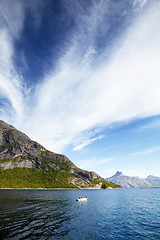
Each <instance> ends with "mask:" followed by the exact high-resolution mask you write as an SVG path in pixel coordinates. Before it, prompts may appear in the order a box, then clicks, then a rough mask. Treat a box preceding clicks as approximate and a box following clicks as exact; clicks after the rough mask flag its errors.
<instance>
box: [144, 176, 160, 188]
mask: <svg viewBox="0 0 160 240" xmlns="http://www.w3.org/2000/svg"><path fill="white" fill-rule="evenodd" d="M146 180H147V181H148V182H149V183H151V184H152V186H153V187H160V177H156V176H153V175H149V176H148V177H147V178H146Z"/></svg>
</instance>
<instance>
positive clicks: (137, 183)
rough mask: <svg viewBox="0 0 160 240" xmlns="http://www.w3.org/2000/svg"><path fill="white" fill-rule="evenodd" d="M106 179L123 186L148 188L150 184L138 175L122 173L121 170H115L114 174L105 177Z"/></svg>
mask: <svg viewBox="0 0 160 240" xmlns="http://www.w3.org/2000/svg"><path fill="white" fill-rule="evenodd" d="M106 180H107V181H111V182H113V183H115V184H118V185H120V186H121V187H124V188H150V187H152V184H151V183H150V182H148V181H147V180H146V179H143V178H140V177H129V176H126V175H123V173H122V172H119V171H117V172H116V174H115V175H113V176H112V177H110V178H106Z"/></svg>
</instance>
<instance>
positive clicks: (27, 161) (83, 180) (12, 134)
mask: <svg viewBox="0 0 160 240" xmlns="http://www.w3.org/2000/svg"><path fill="white" fill-rule="evenodd" d="M0 167H1V168H2V169H3V170H6V169H13V168H39V169H40V170H42V171H43V170H45V171H49V170H50V169H53V168H54V169H60V170H62V171H65V170H66V169H67V170H68V171H69V172H70V173H72V174H74V176H73V177H72V178H70V179H69V181H70V182H71V183H72V184H73V185H75V186H77V187H80V186H84V187H88V186H90V185H91V183H92V182H93V181H94V180H95V179H96V180H97V181H103V180H104V179H103V178H101V177H100V176H99V175H98V174H96V173H95V172H89V171H85V170H82V169H80V168H78V167H77V166H76V165H75V164H74V163H73V162H71V161H70V160H69V159H68V158H67V157H66V156H65V155H62V154H57V153H53V152H50V151H48V150H47V149H46V148H44V147H43V146H42V145H40V144H39V143H37V142H35V141H32V140H31V139H30V138H29V137H28V136H27V135H26V134H24V133H22V132H20V131H18V130H17V129H16V128H14V127H13V126H11V125H8V124H7V123H5V122H3V121H1V120H0Z"/></svg>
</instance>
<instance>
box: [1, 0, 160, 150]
mask: <svg viewBox="0 0 160 240" xmlns="http://www.w3.org/2000/svg"><path fill="white" fill-rule="evenodd" d="M2 2H3V1H2ZM16 3H17V5H18V7H16V9H18V10H16V11H19V12H18V13H17V12H15V13H14V11H13V10H12V12H13V13H12V14H13V16H12V18H14V14H15V15H16V18H15V20H16V21H13V22H14V25H15V29H14V27H13V29H14V31H13V30H12V32H13V33H14V34H12V32H11V30H10V29H12V27H8V25H7V24H6V25H4V26H3V28H2V29H1V31H2V33H3V34H2V35H1V37H0V42H1V41H2V44H1V46H3V45H4V46H3V47H1V51H2V55H1V56H4V57H3V59H2V62H1V66H0V68H1V76H0V86H1V96H3V97H4V98H6V99H7V100H8V101H9V102H10V112H12V111H14V113H13V114H12V118H10V117H8V112H4V111H3V112H1V113H2V118H4V120H7V119H12V120H10V121H9V122H13V123H14V124H15V126H16V127H19V128H20V129H21V130H23V131H25V132H26V133H27V134H28V135H30V136H31V137H32V138H33V139H35V140H37V141H39V142H41V143H42V144H44V145H45V146H46V147H47V148H49V149H51V150H54V151H62V150H63V149H64V148H65V147H66V146H68V145H69V144H71V143H76V145H75V146H74V150H78V149H79V150H80V149H83V148H84V147H85V146H87V145H89V144H91V143H93V142H94V141H97V140H99V139H100V138H101V135H100V136H95V135H92V134H88V132H91V133H92V129H93V128H97V129H99V128H100V127H101V126H108V125H109V124H111V123H114V122H121V121H122V122H123V121H126V120H131V119H135V118H140V117H141V118H143V117H146V116H152V115H156V114H159V113H160V97H159V88H160V81H159V74H160V71H159V61H160V54H159V53H160V47H159V42H160V31H159V30H158V29H159V26H158V23H159V20H160V17H159V9H160V4H159V3H158V2H156V1H154V3H153V4H151V5H150V6H149V8H148V9H147V8H146V10H145V12H142V13H141V14H142V15H141V14H140V13H138V15H139V16H137V15H135V17H134V18H133V19H132V21H133V23H132V24H131V23H130V24H129V26H128V25H127V26H126V29H123V31H122V33H121V34H118V33H117V32H114V31H113V30H114V29H112V28H113V26H112V24H111V21H110V17H111V16H112V17H114V14H117V12H116V11H118V8H117V9H116V10H114V8H112V7H111V5H110V4H111V3H110V1H107V2H105V1H101V2H99V3H98V2H95V1H93V2H92V5H91V7H89V8H88V10H87V11H86V10H85V6H84V5H83V4H84V3H83V1H76V2H75V1H73V2H72V3H69V2H68V1H64V5H65V9H66V11H67V14H69V16H72V17H73V18H74V19H75V27H74V28H73V29H72V31H71V32H70V33H69V34H68V41H67V42H66V44H65V47H64V48H65V50H64V51H62V53H61V55H60V58H59V60H58V62H57V63H56V68H55V67H54V68H51V69H50V70H47V72H45V74H44V77H43V79H42V81H41V83H39V84H37V85H36V86H34V87H35V92H34V93H33V91H32V95H31V93H29V98H28V100H27V101H26V91H25V89H24V85H23V83H24V82H25V79H23V77H21V76H20V74H18V73H17V71H16V69H15V66H14V62H13V56H14V39H15V38H16V37H20V35H21V30H22V29H23V24H24V19H25V17H26V12H25V6H24V5H22V1H16ZM1 4H2V3H1ZM70 4H71V5H72V6H71V5H70ZM138 4H140V5H141V8H143V6H145V5H146V2H145V1H136V3H135V5H134V8H135V9H138V6H140V5H138ZM68 5H69V6H68ZM119 6H120V5H119ZM14 8H15V6H13V9H14ZM77 9H79V14H77V11H75V10H77ZM125 10H126V9H123V8H122V9H121V11H120V12H121V14H120V15H116V16H118V17H120V16H121V17H123V16H122V15H123V12H124V11H125ZM133 10H134V9H133ZM7 11H9V12H8V13H7V14H6V15H5V16H9V13H10V12H11V9H10V8H9V9H8V10H7ZM35 11H36V10H35ZM1 15H3V14H2V13H1ZM126 15H127V14H125V15H124V16H126ZM17 16H18V17H17ZM5 18H6V17H5ZM7 21H8V22H9V23H11V22H12V19H8V20H7ZM39 24H41V23H40V21H39ZM3 31H4V32H3ZM112 31H113V33H112ZM116 34H117V37H116V36H115V35H116ZM109 36H112V38H111V39H109ZM107 37H108V39H107ZM114 37H115V38H114ZM112 40H114V41H112ZM102 49H103V50H102ZM52 61H54V58H53V59H52ZM4 67H5V68H7V71H6V73H5V74H4ZM33 71H34V69H33ZM31 103H32V104H31ZM3 110H4V109H3ZM85 132H87V134H86V136H85V137H84V138H81V140H79V139H80V136H81V135H82V133H85ZM97 133H98V131H97Z"/></svg>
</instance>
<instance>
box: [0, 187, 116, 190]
mask: <svg viewBox="0 0 160 240" xmlns="http://www.w3.org/2000/svg"><path fill="white" fill-rule="evenodd" d="M101 189H103V188H91V187H88V188H81V189H79V188H0V190H101ZM106 189H107V188H106ZM106 189H105V190H106ZM112 189H121V188H112ZM108 190H110V189H109V188H108Z"/></svg>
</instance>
